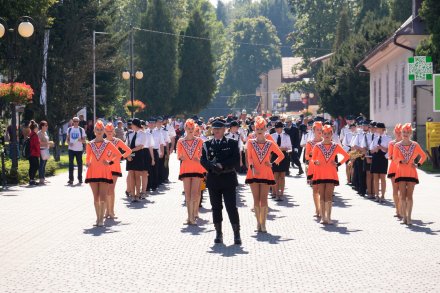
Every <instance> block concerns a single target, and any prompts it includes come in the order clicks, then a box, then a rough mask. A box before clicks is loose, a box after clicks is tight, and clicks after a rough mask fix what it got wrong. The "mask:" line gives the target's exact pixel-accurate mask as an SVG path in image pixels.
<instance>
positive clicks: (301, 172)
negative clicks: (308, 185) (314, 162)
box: [296, 169, 304, 176]
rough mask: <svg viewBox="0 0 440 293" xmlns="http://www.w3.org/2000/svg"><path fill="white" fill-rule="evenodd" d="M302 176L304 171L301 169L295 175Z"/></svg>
mask: <svg viewBox="0 0 440 293" xmlns="http://www.w3.org/2000/svg"><path fill="white" fill-rule="evenodd" d="M302 174H304V170H303V169H299V171H298V174H296V175H298V176H299V175H302Z"/></svg>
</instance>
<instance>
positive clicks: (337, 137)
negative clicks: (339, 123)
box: [332, 133, 341, 144]
mask: <svg viewBox="0 0 440 293" xmlns="http://www.w3.org/2000/svg"><path fill="white" fill-rule="evenodd" d="M332 141H333V142H334V143H336V144H341V140H340V139H339V135H338V134H337V133H333V137H332Z"/></svg>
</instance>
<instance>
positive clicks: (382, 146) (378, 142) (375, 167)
mask: <svg viewBox="0 0 440 293" xmlns="http://www.w3.org/2000/svg"><path fill="white" fill-rule="evenodd" d="M376 128H377V130H376V135H375V137H374V140H373V141H372V142H371V144H370V152H371V155H372V160H371V168H370V172H371V174H372V175H373V195H374V196H375V197H376V201H378V202H382V201H383V200H384V198H385V191H386V175H387V171H388V159H387V158H386V154H387V152H388V144H389V143H390V141H391V137H389V136H388V135H386V134H385V130H386V128H385V124H384V123H377V124H376ZM379 181H380V186H381V187H380V191H381V196H380V197H379Z"/></svg>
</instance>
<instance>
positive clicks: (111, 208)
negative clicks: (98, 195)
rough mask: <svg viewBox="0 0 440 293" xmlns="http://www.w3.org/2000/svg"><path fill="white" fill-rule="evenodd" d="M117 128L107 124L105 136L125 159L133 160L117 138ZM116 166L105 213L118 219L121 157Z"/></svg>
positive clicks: (129, 152)
mask: <svg viewBox="0 0 440 293" xmlns="http://www.w3.org/2000/svg"><path fill="white" fill-rule="evenodd" d="M115 134H116V133H115V127H114V126H113V124H112V123H107V125H106V126H105V135H106V139H107V140H108V141H109V142H111V143H112V144H113V145H114V146H115V147H116V148H117V149H118V150H119V149H121V150H122V151H123V152H124V154H123V155H122V158H123V159H127V160H130V161H131V160H132V158H131V157H130V155H131V149H130V148H129V147H128V146H127V145H126V144H125V143H124V142H123V141H122V140H121V139H119V138H116V137H115ZM113 162H114V164H113V165H111V166H110V169H111V172H112V179H113V183H112V184H111V185H110V186H109V188H108V197H107V209H106V213H105V216H104V217H105V218H110V219H116V216H115V187H116V182H117V180H118V177H122V171H121V157H116V158H115V159H114V160H113Z"/></svg>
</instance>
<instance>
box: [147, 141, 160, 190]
mask: <svg viewBox="0 0 440 293" xmlns="http://www.w3.org/2000/svg"><path fill="white" fill-rule="evenodd" d="M153 155H154V162H155V164H154V166H151V171H150V173H149V175H148V185H147V188H148V189H156V188H157V187H158V186H159V164H160V162H159V151H158V150H156V149H154V150H153Z"/></svg>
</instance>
